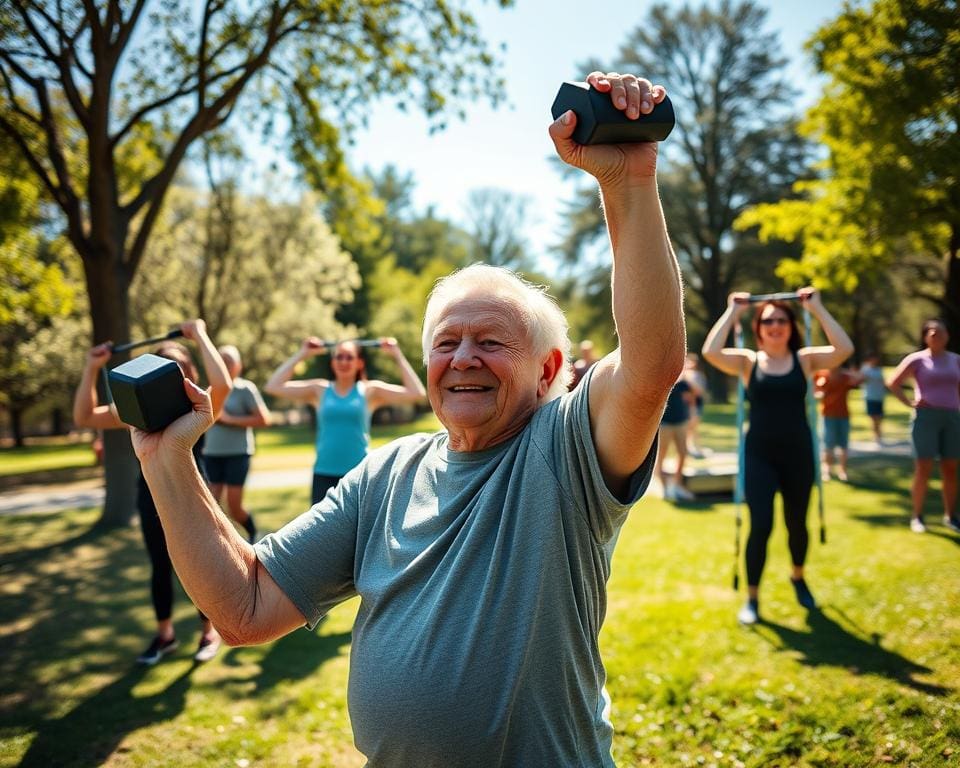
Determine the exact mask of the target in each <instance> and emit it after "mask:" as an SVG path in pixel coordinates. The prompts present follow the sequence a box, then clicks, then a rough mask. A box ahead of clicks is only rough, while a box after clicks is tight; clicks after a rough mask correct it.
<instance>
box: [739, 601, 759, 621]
mask: <svg viewBox="0 0 960 768" xmlns="http://www.w3.org/2000/svg"><path fill="white" fill-rule="evenodd" d="M737 621H739V622H740V623H741V624H746V625H750V624H756V623H757V622H758V621H760V614H759V613H758V611H757V604H756V603H755V602H753V601H751V600H747V602H745V603H744V604H743V608H741V609H740V610H739V611H737Z"/></svg>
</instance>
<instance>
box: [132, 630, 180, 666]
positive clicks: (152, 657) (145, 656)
mask: <svg viewBox="0 0 960 768" xmlns="http://www.w3.org/2000/svg"><path fill="white" fill-rule="evenodd" d="M178 645H180V643H178V642H177V638H175V637H171V638H170V639H169V640H161V639H160V637H155V638H153V640H151V641H150V645H149V646H147V650H145V651H144V652H143V653H141V654H140V655H139V656H137V664H146V665H147V666H148V667H152V666H153V665H154V664H156V663H157V662H158V661H160V659H162V658H163V657H164V656H166V655H167V654H169V653H173V652H174V651H175V650H177V646H178Z"/></svg>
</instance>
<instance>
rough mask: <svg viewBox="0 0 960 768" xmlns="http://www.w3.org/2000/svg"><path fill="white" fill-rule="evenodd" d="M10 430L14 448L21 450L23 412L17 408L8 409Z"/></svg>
mask: <svg viewBox="0 0 960 768" xmlns="http://www.w3.org/2000/svg"><path fill="white" fill-rule="evenodd" d="M10 430H11V431H12V432H13V445H14V447H15V448H23V411H22V410H21V409H19V408H11V409H10Z"/></svg>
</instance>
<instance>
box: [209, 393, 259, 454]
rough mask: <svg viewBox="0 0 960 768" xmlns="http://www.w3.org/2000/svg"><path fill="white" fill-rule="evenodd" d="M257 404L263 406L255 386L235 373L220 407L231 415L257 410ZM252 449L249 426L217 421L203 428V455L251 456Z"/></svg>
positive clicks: (249, 413) (251, 412) (247, 413)
mask: <svg viewBox="0 0 960 768" xmlns="http://www.w3.org/2000/svg"><path fill="white" fill-rule="evenodd" d="M258 406H261V407H265V406H264V405H263V398H262V397H260V392H259V390H258V389H257V385H256V384H254V383H253V382H252V381H247V380H246V379H241V378H240V377H239V376H238V377H237V378H235V379H234V380H233V389H231V390H230V394H229V395H227V401H226V403H224V405H223V410H224V411H226V412H227V413H229V414H230V415H231V416H250V415H252V414H254V413H256V412H257V410H258ZM253 452H254V442H253V430H252V429H251V428H250V427H234V426H232V425H230V424H221V423H219V422H217V423H216V424H214V425H213V426H212V427H210V429H208V430H207V439H206V442H205V443H204V445H203V455H204V456H253Z"/></svg>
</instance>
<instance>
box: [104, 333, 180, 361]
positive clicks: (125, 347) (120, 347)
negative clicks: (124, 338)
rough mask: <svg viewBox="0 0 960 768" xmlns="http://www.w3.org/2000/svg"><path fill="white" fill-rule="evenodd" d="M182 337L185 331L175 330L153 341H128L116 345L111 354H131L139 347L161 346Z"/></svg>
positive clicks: (155, 337) (111, 348) (111, 349)
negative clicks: (161, 343)
mask: <svg viewBox="0 0 960 768" xmlns="http://www.w3.org/2000/svg"><path fill="white" fill-rule="evenodd" d="M181 336H183V331H181V330H180V329H179V328H175V329H174V330H172V331H170V333H168V334H166V335H165V336H154V337H153V338H152V339H144V340H143V341H128V342H126V343H125V344H114V345H113V346H111V347H110V352H111V353H112V354H114V355H116V354H118V353H120V352H129V351H130V350H131V349H136V348H137V347H146V346H148V345H150V344H159V343H160V342H161V341H169V340H170V339H179V338H180V337H181Z"/></svg>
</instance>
